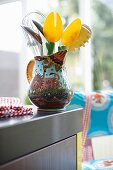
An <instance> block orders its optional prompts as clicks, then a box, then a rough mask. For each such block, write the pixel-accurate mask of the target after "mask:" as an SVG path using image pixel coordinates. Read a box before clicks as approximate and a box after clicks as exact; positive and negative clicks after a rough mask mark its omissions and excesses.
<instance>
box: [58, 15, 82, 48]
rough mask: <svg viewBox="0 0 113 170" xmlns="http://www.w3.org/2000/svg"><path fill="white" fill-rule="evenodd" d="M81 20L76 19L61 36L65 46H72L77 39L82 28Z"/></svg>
mask: <svg viewBox="0 0 113 170" xmlns="http://www.w3.org/2000/svg"><path fill="white" fill-rule="evenodd" d="M81 26H82V24H81V20H80V19H79V18H77V19H75V20H74V21H73V22H72V23H71V24H69V25H68V26H67V28H66V29H65V30H64V32H63V34H62V38H61V42H62V44H63V45H65V46H71V45H72V44H73V42H74V41H75V40H77V38H78V36H79V34H80V30H81Z"/></svg>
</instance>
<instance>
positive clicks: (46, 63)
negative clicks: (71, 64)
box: [22, 12, 91, 112]
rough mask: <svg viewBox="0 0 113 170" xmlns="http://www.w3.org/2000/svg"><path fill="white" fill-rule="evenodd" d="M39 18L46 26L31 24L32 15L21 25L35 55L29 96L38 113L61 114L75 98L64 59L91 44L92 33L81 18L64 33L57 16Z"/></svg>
mask: <svg viewBox="0 0 113 170" xmlns="http://www.w3.org/2000/svg"><path fill="white" fill-rule="evenodd" d="M31 14H32V13H31ZM31 14H29V15H31ZM36 14H38V15H40V16H42V18H43V25H42V24H41V23H40V22H39V21H38V19H35V18H33V19H32V20H29V15H27V16H25V17H24V19H23V22H22V28H23V29H24V32H25V36H26V37H27V44H28V45H29V46H30V47H31V49H32V50H33V52H34V59H32V60H31V61H30V62H29V63H28V65H27V72H26V73H27V79H28V81H29V83H30V88H29V92H28V96H29V98H30V100H31V102H32V103H33V104H34V105H36V106H37V107H38V108H39V110H41V111H49V112H50V111H52V112H53V111H55V112H56V111H58V112H59V111H62V110H64V108H65V106H66V105H67V104H68V103H69V102H70V101H71V98H72V94H73V92H72V90H71V88H70V85H69V82H68V78H67V76H66V71H65V65H64V63H65V62H64V61H65V57H66V56H67V57H68V55H67V52H68V53H69V52H70V51H73V50H75V49H78V48H80V47H81V46H84V45H85V43H86V42H88V40H89V38H90V37H91V30H90V28H89V27H88V26H87V25H83V24H82V22H81V20H80V19H79V18H77V19H75V20H74V21H72V22H71V23H70V24H69V25H68V26H67V27H66V28H65V29H63V23H62V19H61V17H60V15H59V14H58V13H54V12H50V13H49V14H48V15H47V16H46V17H45V16H44V15H43V14H41V13H39V12H36ZM26 18H27V19H26ZM28 23H30V24H31V25H30V26H29V24H28ZM44 47H45V48H46V52H45V51H44Z"/></svg>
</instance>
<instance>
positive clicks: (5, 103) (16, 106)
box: [0, 97, 33, 118]
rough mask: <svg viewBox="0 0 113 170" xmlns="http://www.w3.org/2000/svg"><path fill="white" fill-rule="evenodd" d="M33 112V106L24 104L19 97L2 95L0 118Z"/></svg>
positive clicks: (0, 98)
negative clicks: (29, 106)
mask: <svg viewBox="0 0 113 170" xmlns="http://www.w3.org/2000/svg"><path fill="white" fill-rule="evenodd" d="M31 114H33V111H32V108H28V107H27V106H23V104H22V103H21V101H20V99H19V98H15V97H0V118H5V117H14V116H23V115H31Z"/></svg>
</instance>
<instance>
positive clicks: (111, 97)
mask: <svg viewBox="0 0 113 170" xmlns="http://www.w3.org/2000/svg"><path fill="white" fill-rule="evenodd" d="M91 96H92V102H91V115H90V124H89V130H88V133H87V137H89V138H92V137H94V136H103V135H112V134H113V91H112V92H103V91H101V92H92V93H91ZM85 103H86V95H85V93H83V92H80V91H79V92H78V91H75V92H74V95H73V98H72V101H71V103H70V104H69V105H68V106H67V110H70V109H75V108H77V107H83V108H84V107H85ZM100 122H101V123H100Z"/></svg>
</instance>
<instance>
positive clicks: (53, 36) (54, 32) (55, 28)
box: [43, 12, 63, 43]
mask: <svg viewBox="0 0 113 170" xmlns="http://www.w3.org/2000/svg"><path fill="white" fill-rule="evenodd" d="M62 32H63V24H62V20H61V17H60V15H59V14H58V13H56V15H55V14H54V12H51V13H50V14H49V15H48V16H47V17H46V19H45V22H44V27H43V33H44V36H45V37H46V39H47V40H48V41H49V42H53V43H54V42H57V41H58V40H60V38H61V36H62Z"/></svg>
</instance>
